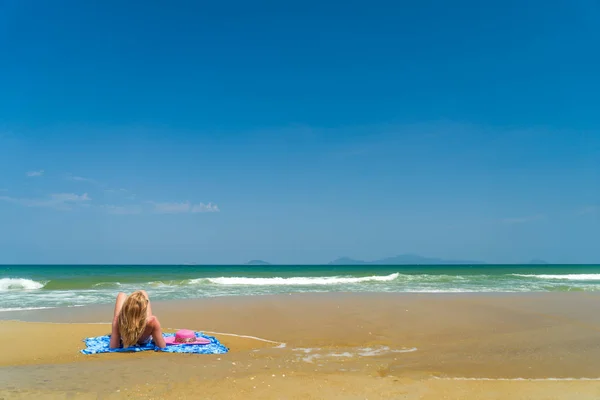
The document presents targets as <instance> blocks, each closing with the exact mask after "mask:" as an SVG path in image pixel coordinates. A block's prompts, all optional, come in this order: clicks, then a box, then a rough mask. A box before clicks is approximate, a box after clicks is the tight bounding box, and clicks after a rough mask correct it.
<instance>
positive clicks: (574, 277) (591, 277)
mask: <svg viewBox="0 0 600 400" xmlns="http://www.w3.org/2000/svg"><path fill="white" fill-rule="evenodd" d="M511 275H512V276H520V277H522V278H537V279H563V280H568V281H600V274H561V275H547V274H541V275H532V274H511Z"/></svg>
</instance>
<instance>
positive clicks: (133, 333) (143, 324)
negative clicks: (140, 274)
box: [110, 290, 167, 349]
mask: <svg viewBox="0 0 600 400" xmlns="http://www.w3.org/2000/svg"><path fill="white" fill-rule="evenodd" d="M150 339H154V344H156V345H157V346H158V347H166V346H167V344H166V343H165V339H164V338H163V335H162V328H161V327H160V322H159V321H158V318H156V317H155V316H154V315H152V307H150V298H149V297H148V293H146V291H145V290H138V291H136V292H133V293H132V294H131V295H129V297H127V295H126V294H125V293H119V294H118V295H117V301H116V303H115V314H114V317H113V321H112V334H111V336H110V348H111V349H117V348H119V347H121V346H123V348H125V347H130V346H133V345H135V344H146V343H148V342H149V341H150Z"/></svg>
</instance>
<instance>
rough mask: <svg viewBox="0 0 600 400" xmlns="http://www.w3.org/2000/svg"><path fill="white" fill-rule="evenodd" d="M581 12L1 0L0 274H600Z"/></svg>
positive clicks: (595, 40) (528, 7)
mask: <svg viewBox="0 0 600 400" xmlns="http://www.w3.org/2000/svg"><path fill="white" fill-rule="evenodd" d="M96 3H97V2H96ZM599 18H600V6H599V5H598V3H597V2H594V1H591V0H576V1H569V2H567V1H552V2H542V1H529V2H526V3H525V4H524V3H523V2H516V1H501V2H500V1H488V2H479V1H458V2H442V1H422V2H377V1H370V2H327V1H326V2H323V1H321V2H306V1H304V2H298V3H289V2H279V3H273V2H252V4H251V5H250V3H248V2H238V1H234V2H229V3H227V4H222V5H221V4H213V3H210V4H208V3H203V2H193V1H189V2H188V1H180V2H172V3H170V4H168V5H167V4H166V3H164V2H138V1H119V2H117V1H104V2H100V3H98V4H92V2H81V1H74V0H73V1H64V0H57V1H54V2H38V1H30V0H19V1H17V0H8V1H6V0H5V1H4V2H1V3H0V88H1V89H0V225H1V226H2V229H0V263H185V262H198V263H241V262H245V261H247V260H250V259H256V258H258V259H265V260H268V261H272V262H280V263H319V262H327V261H330V260H332V259H334V258H337V257H340V256H350V257H354V258H361V259H376V258H382V257H387V256H393V255H396V254H401V253H418V254H422V255H426V256H435V257H442V258H460V259H465V258H466V259H478V260H483V261H488V262H507V263H511V262H524V261H525V262H526V261H528V260H530V259H532V258H543V259H546V260H548V261H551V262H564V263H569V262H574V263H575V262H576V263H586V262H590V263H591V262H600V246H599V245H598V244H599V243H600V239H599V237H600V236H599V234H600V114H599V113H598V110H600V96H598V93H600V75H599V74H598V71H600V53H599V52H598V51H597V49H598V48H599V47H600V26H599V25H598V24H597V21H598V20H599Z"/></svg>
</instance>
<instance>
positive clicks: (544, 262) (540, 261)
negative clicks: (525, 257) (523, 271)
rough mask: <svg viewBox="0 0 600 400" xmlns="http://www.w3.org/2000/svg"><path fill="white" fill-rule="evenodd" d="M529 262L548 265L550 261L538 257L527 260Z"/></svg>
mask: <svg viewBox="0 0 600 400" xmlns="http://www.w3.org/2000/svg"><path fill="white" fill-rule="evenodd" d="M529 264H531V265H548V264H550V263H549V262H547V261H544V260H540V259H533V260H531V261H529Z"/></svg>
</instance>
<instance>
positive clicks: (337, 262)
mask: <svg viewBox="0 0 600 400" xmlns="http://www.w3.org/2000/svg"><path fill="white" fill-rule="evenodd" d="M366 264H369V263H368V262H366V261H361V260H353V259H351V258H348V257H342V258H338V259H337V260H333V261H332V262H330V263H329V265H366Z"/></svg>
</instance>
